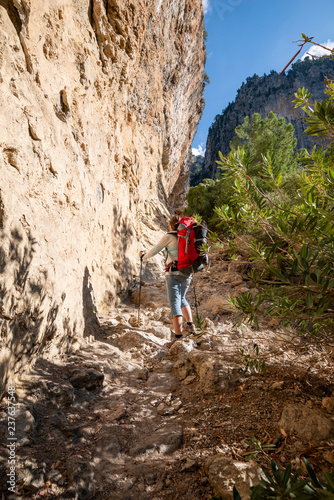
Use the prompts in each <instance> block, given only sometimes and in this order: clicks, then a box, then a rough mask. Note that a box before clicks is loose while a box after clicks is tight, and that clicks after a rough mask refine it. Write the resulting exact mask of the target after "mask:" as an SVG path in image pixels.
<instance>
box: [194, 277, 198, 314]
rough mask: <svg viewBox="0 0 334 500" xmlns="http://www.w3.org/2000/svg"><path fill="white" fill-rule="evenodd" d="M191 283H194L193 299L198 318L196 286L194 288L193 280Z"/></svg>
mask: <svg viewBox="0 0 334 500" xmlns="http://www.w3.org/2000/svg"><path fill="white" fill-rule="evenodd" d="M193 283H194V297H195V309H196V317H197V318H198V309H197V298H196V286H195V280H194V281H193Z"/></svg>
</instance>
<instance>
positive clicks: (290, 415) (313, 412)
mask: <svg viewBox="0 0 334 500" xmlns="http://www.w3.org/2000/svg"><path fill="white" fill-rule="evenodd" d="M278 427H279V428H280V429H284V430H285V431H286V432H294V433H296V434H297V435H298V436H299V437H300V438H301V439H303V440H305V441H308V442H310V443H313V444H317V443H319V442H320V441H325V440H328V439H331V438H332V437H333V436H334V417H329V416H328V415H326V414H325V413H324V412H322V411H321V410H319V409H317V408H308V407H307V406H305V405H303V404H287V405H286V406H285V407H284V408H283V412H282V416H281V418H280V420H279V422H278Z"/></svg>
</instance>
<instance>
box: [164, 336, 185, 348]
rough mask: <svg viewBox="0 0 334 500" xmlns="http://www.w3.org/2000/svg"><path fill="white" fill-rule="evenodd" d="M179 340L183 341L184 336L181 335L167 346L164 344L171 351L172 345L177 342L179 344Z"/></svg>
mask: <svg viewBox="0 0 334 500" xmlns="http://www.w3.org/2000/svg"><path fill="white" fill-rule="evenodd" d="M178 340H182V335H180V336H179V337H174V338H173V340H172V341H171V342H167V343H166V344H164V345H165V346H166V347H168V349H170V348H171V347H172V345H174V344H175V342H177V341H178Z"/></svg>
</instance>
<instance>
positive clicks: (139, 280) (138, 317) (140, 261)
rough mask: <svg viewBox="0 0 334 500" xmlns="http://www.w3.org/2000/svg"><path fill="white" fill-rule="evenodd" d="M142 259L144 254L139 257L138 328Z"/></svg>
mask: <svg viewBox="0 0 334 500" xmlns="http://www.w3.org/2000/svg"><path fill="white" fill-rule="evenodd" d="M143 257H144V254H142V255H141V256H140V272H139V298H138V326H139V318H140V295H141V272H142V268H143Z"/></svg>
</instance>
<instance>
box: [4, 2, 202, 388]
mask: <svg viewBox="0 0 334 500" xmlns="http://www.w3.org/2000/svg"><path fill="white" fill-rule="evenodd" d="M204 59H205V49H204V46H203V12H202V4H201V0H155V1H154V0H150V1H149V0H137V1H136V2H133V1H131V0H0V88H1V92H0V104H1V129H0V168H1V176H0V340H1V354H0V380H1V382H2V384H3V387H2V389H4V384H5V383H6V381H7V380H8V377H9V376H12V374H13V372H19V371H20V370H21V369H22V368H23V367H24V366H25V365H27V364H29V363H30V362H31V360H32V359H34V357H36V356H38V355H40V354H41V353H42V354H43V355H45V354H46V353H49V354H50V355H52V353H53V352H56V350H58V349H59V348H61V349H66V348H67V347H68V346H69V345H70V343H71V342H72V340H73V338H75V337H76V336H78V337H80V336H81V335H82V334H83V332H85V333H86V334H89V333H90V332H91V331H93V329H94V325H95V324H96V321H97V319H96V315H97V311H98V312H105V311H106V310H107V309H108V308H110V307H112V305H113V304H114V303H115V301H116V300H117V297H118V296H120V295H121V294H122V293H123V292H124V291H125V290H126V289H127V287H128V286H129V283H130V282H131V281H132V280H133V277H134V275H137V274H138V257H137V255H138V250H139V249H142V248H145V247H148V246H149V245H150V244H152V243H153V242H154V241H156V239H157V238H158V237H159V236H160V231H161V229H162V228H163V227H164V226H165V224H166V217H168V204H179V203H182V201H183V194H184V189H185V182H186V181H187V178H188V175H187V171H186V168H187V167H186V165H187V160H188V156H189V151H190V146H191V143H192V139H193V136H194V133H195V129H196V126H197V123H198V120H199V118H200V116H201V113H202V108H203V76H204ZM0 392H1V391H0Z"/></svg>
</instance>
